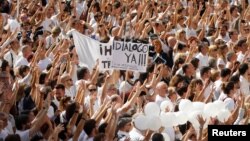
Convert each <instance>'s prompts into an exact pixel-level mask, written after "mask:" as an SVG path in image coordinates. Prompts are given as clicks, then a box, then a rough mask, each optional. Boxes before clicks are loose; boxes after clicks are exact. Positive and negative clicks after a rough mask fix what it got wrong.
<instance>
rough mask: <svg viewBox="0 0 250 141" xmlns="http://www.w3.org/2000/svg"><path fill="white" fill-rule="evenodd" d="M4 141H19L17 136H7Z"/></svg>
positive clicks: (19, 138)
mask: <svg viewBox="0 0 250 141" xmlns="http://www.w3.org/2000/svg"><path fill="white" fill-rule="evenodd" d="M4 141H21V137H20V135H19V134H9V135H8V136H7V137H6V138H5V140H4Z"/></svg>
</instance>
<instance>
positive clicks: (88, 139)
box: [78, 130, 94, 141]
mask: <svg viewBox="0 0 250 141" xmlns="http://www.w3.org/2000/svg"><path fill="white" fill-rule="evenodd" d="M93 139H94V138H93V137H88V135H87V134H86V133H85V132H84V130H83V131H82V132H81V134H80V136H79V138H78V141H93Z"/></svg>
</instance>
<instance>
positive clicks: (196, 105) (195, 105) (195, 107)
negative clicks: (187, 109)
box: [193, 102, 206, 111]
mask: <svg viewBox="0 0 250 141" xmlns="http://www.w3.org/2000/svg"><path fill="white" fill-rule="evenodd" d="M205 105H206V104H205V103H203V102H193V110H194V111H203V110H204V107H205Z"/></svg>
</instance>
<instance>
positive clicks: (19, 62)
mask: <svg viewBox="0 0 250 141" xmlns="http://www.w3.org/2000/svg"><path fill="white" fill-rule="evenodd" d="M21 65H26V66H29V62H28V60H27V59H26V58H24V57H23V56H22V57H21V58H19V59H18V60H17V61H16V63H15V64H14V68H16V67H20V66H21Z"/></svg>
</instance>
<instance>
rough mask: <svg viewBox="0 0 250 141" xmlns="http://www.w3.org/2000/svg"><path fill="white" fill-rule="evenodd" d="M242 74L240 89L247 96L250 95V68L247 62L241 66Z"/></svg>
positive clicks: (240, 72)
mask: <svg viewBox="0 0 250 141" xmlns="http://www.w3.org/2000/svg"><path fill="white" fill-rule="evenodd" d="M239 74H240V90H241V92H242V93H243V94H244V95H245V96H247V95H250V83H249V81H248V79H249V76H250V69H249V66H248V64H247V63H243V64H241V65H240V66H239Z"/></svg>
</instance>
